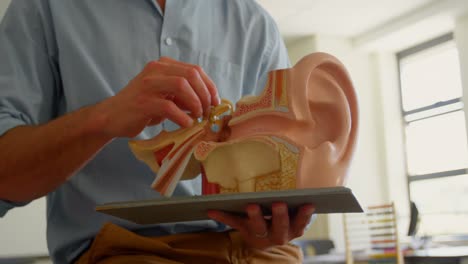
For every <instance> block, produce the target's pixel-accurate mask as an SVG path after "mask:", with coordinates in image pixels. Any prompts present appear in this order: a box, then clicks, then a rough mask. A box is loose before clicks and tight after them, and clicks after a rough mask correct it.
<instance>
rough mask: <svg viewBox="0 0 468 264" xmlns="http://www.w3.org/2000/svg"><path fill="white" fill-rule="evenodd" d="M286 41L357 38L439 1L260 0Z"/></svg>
mask: <svg viewBox="0 0 468 264" xmlns="http://www.w3.org/2000/svg"><path fill="white" fill-rule="evenodd" d="M257 1H258V2H259V3H260V4H261V5H262V6H263V7H264V8H265V9H266V10H267V11H268V12H269V13H270V14H271V15H272V16H273V18H274V19H275V21H276V23H277V24H278V27H279V29H280V31H281V34H282V35H283V36H284V37H285V39H286V41H288V40H289V41H291V40H293V39H295V38H297V37H300V36H304V35H310V34H327V35H339V36H345V37H354V36H356V35H359V34H362V33H364V32H366V31H368V30H371V29H373V28H375V27H377V26H379V25H382V24H384V23H386V22H388V21H390V20H392V19H396V18H397V17H399V16H402V15H404V14H405V13H408V12H411V11H414V10H416V9H418V8H419V7H421V6H424V5H425V4H428V3H429V2H434V1H435V2H436V1H440V0H288V1H284V0H257Z"/></svg>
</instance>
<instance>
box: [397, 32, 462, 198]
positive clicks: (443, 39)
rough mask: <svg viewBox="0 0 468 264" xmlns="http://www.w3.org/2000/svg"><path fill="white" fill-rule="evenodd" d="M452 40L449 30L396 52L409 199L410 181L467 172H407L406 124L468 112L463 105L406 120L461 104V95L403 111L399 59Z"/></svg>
mask: <svg viewBox="0 0 468 264" xmlns="http://www.w3.org/2000/svg"><path fill="white" fill-rule="evenodd" d="M453 40H454V34H453V32H449V33H446V34H443V35H441V36H439V37H436V38H433V39H431V40H428V41H426V42H423V43H420V44H418V45H415V46H413V47H410V48H408V49H405V50H402V51H400V52H397V53H396V58H397V67H398V69H397V71H398V85H399V94H400V98H399V99H400V111H401V117H402V125H403V141H404V143H403V144H404V155H405V157H404V160H405V170H406V171H405V173H406V180H407V186H408V189H407V191H408V197H409V199H410V200H412V199H411V198H412V197H411V186H410V185H411V183H412V182H415V181H421V180H431V179H438V178H444V177H451V176H459V175H463V174H468V168H462V169H455V170H447V171H441V172H433V173H426V174H415V175H411V174H410V172H409V167H408V157H407V156H408V153H407V136H406V128H407V127H408V125H409V124H410V123H412V122H415V121H419V120H423V119H427V118H433V117H436V116H440V115H445V114H449V113H453V112H456V111H463V112H464V113H465V115H466V114H468V113H467V112H466V111H465V109H464V108H463V107H461V108H460V109H455V110H450V111H444V112H442V113H436V114H429V115H428V116H424V117H420V118H416V119H412V120H411V121H408V120H407V118H406V117H407V116H409V115H412V114H415V113H422V112H425V111H428V110H432V109H437V108H442V107H444V106H449V105H456V104H463V95H462V96H461V97H458V98H455V99H450V100H446V101H440V102H436V103H434V104H432V105H429V106H423V107H419V108H416V109H412V110H408V111H405V109H404V108H403V90H402V78H401V77H402V72H401V61H402V60H403V59H404V58H406V57H409V56H411V55H415V54H417V53H419V52H422V51H426V50H429V49H431V48H434V47H436V46H439V45H442V44H444V43H448V42H450V41H453Z"/></svg>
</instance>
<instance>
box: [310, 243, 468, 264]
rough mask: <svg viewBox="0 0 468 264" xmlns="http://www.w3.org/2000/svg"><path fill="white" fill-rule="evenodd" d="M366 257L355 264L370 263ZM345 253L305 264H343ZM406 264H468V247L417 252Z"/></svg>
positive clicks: (317, 258)
mask: <svg viewBox="0 0 468 264" xmlns="http://www.w3.org/2000/svg"><path fill="white" fill-rule="evenodd" d="M368 261H369V259H366V258H365V257H364V256H355V263H360V262H364V263H366V262H368ZM343 263H346V260H345V255H344V253H336V254H326V255H318V256H312V257H307V258H305V259H304V264H343ZM405 264H468V246H464V247H441V248H431V249H426V250H416V251H412V252H409V253H406V254H405Z"/></svg>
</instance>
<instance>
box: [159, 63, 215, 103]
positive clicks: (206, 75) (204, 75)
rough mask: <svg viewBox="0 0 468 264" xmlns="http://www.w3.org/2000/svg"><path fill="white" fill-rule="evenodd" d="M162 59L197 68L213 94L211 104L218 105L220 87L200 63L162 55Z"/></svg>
mask: <svg viewBox="0 0 468 264" xmlns="http://www.w3.org/2000/svg"><path fill="white" fill-rule="evenodd" d="M161 61H163V62H171V63H175V64H179V65H184V66H186V67H190V68H194V69H196V70H197V71H198V73H199V74H200V77H201V78H202V80H203V82H204V83H205V85H206V87H207V89H208V91H209V93H210V95H211V105H218V104H220V103H221V102H220V99H219V95H218V89H217V88H216V85H215V83H214V82H213V80H211V78H210V77H209V76H208V74H206V72H205V71H204V70H203V68H202V67H200V66H198V65H193V64H190V63H185V62H181V61H177V60H174V59H172V58H169V57H162V58H161Z"/></svg>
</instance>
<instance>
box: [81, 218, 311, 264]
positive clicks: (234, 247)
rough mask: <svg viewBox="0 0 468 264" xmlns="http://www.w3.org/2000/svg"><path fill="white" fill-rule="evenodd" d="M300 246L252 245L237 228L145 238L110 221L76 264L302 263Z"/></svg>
mask: <svg viewBox="0 0 468 264" xmlns="http://www.w3.org/2000/svg"><path fill="white" fill-rule="evenodd" d="M302 259H303V257H302V251H301V250H300V248H299V247H297V246H295V245H292V244H286V245H283V246H275V247H272V248H270V249H267V250H258V249H252V248H248V247H247V246H246V245H245V244H244V243H243V241H242V239H241V237H240V235H239V233H238V232H236V231H229V232H222V233H217V232H209V233H206V232H205V233H190V234H177V235H170V236H163V237H144V236H140V235H137V234H135V233H132V232H130V231H128V230H126V229H123V228H121V227H118V226H116V225H114V224H110V223H108V224H106V225H105V226H104V227H103V228H102V229H101V231H100V232H99V233H98V234H97V235H96V238H95V239H94V241H93V243H92V244H91V247H90V248H89V250H88V251H86V252H85V253H84V254H83V255H82V256H81V257H80V258H79V259H78V261H77V262H75V264H88V263H92V264H94V263H96V264H109V263H116V264H123V263H132V264H143V263H145V264H153V263H154V264H156V263H157V264H180V263H190V264H191V263H193V264H197V263H204V264H210V263H233V264H240V263H254V264H263V263H265V264H267V263H268V264H280V263H281V264H283V263H302Z"/></svg>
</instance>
